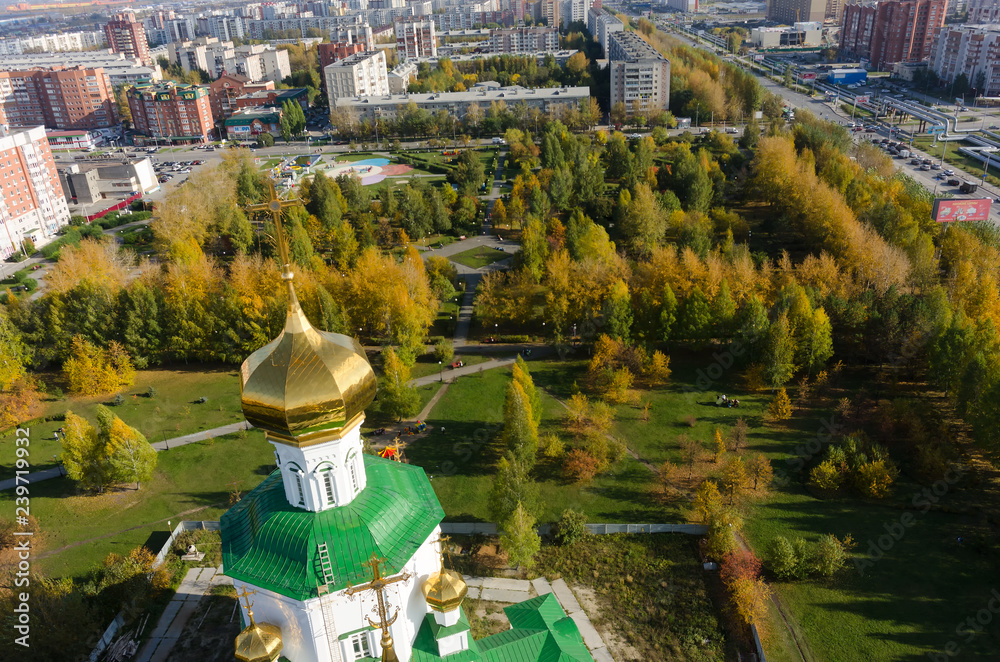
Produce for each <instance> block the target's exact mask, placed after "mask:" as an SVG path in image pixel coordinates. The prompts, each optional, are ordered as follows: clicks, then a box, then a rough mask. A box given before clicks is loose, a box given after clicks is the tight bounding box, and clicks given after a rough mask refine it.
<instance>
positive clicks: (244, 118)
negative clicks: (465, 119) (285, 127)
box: [226, 106, 281, 126]
mask: <svg viewBox="0 0 1000 662" xmlns="http://www.w3.org/2000/svg"><path fill="white" fill-rule="evenodd" d="M279 119H281V108H276V107H272V106H268V107H253V108H240V109H238V110H236V111H234V112H233V114H232V115H230V116H229V117H228V118H226V126H242V125H244V124H251V123H253V121H254V120H260V121H261V122H263V123H265V124H273V123H275V122H277V121H278V120H279Z"/></svg>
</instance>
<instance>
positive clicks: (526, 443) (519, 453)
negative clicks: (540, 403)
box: [502, 379, 538, 472]
mask: <svg viewBox="0 0 1000 662" xmlns="http://www.w3.org/2000/svg"><path fill="white" fill-rule="evenodd" d="M503 419H504V426H503V433H502V439H503V443H504V446H505V447H506V448H507V453H508V456H509V458H510V460H511V461H512V462H515V463H517V464H520V465H522V466H523V467H524V470H525V471H526V472H530V471H531V469H532V468H534V466H535V462H536V459H537V458H536V455H537V452H538V426H537V425H536V423H535V420H534V416H533V414H532V408H531V402H530V400H529V399H528V395H527V394H526V393H525V392H524V388H522V386H521V384H520V383H519V382H518V381H517V380H516V379H513V380H511V381H510V383H509V384H507V395H506V398H505V400H504V417H503Z"/></svg>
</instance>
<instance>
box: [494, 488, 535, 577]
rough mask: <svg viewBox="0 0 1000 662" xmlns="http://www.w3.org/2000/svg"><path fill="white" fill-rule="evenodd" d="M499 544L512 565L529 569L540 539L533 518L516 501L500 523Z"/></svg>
mask: <svg viewBox="0 0 1000 662" xmlns="http://www.w3.org/2000/svg"><path fill="white" fill-rule="evenodd" d="M499 528H500V546H501V547H502V548H503V549H504V550H506V552H507V559H508V561H509V562H510V564H511V565H512V566H514V567H515V568H517V569H520V568H521V567H522V566H524V568H525V569H527V570H531V567H532V566H533V565H534V559H535V555H536V554H538V551H539V550H540V549H541V546H542V539H541V537H539V535H538V532H537V531H535V518H534V517H532V516H531V513H530V512H528V511H527V510H525V508H524V506H523V505H522V504H521V503H520V502H518V504H517V506H516V507H515V509H514V512H513V513H511V515H510V517H508V518H507V521H505V522H504V523H503V524H501V525H500V527H499Z"/></svg>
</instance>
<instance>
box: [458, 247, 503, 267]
mask: <svg viewBox="0 0 1000 662" xmlns="http://www.w3.org/2000/svg"><path fill="white" fill-rule="evenodd" d="M510 256H511V255H510V253H508V252H506V251H498V250H497V249H495V248H489V247H487V246H480V247H479V248H470V249H469V250H467V251H462V252H461V253H456V254H455V255H452V256H450V257H449V258H448V259H449V260H451V261H452V262H457V263H459V264H462V265H465V266H466V267H469V268H470V269H482V268H483V267H485V266H488V265H491V264H493V263H494V262H499V261H500V260H506V259H507V258H509V257H510Z"/></svg>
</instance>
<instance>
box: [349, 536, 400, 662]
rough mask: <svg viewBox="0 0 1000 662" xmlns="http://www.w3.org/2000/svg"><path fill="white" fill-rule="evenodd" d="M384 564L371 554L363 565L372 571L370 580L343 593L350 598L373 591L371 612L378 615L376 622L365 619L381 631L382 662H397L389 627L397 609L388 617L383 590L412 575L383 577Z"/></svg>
mask: <svg viewBox="0 0 1000 662" xmlns="http://www.w3.org/2000/svg"><path fill="white" fill-rule="evenodd" d="M385 562H386V560H385V559H380V558H379V557H378V556H377V555H375V554H372V557H371V559H369V560H368V562H367V563H365V564H364V565H366V566H368V567H370V568H371V569H372V580H371V581H370V582H367V583H365V584H359V585H358V586H348V587H347V589H345V590H344V593H346V594H347V595H349V596H352V597H353V596H354V595H357V594H358V593H361V592H362V591H373V592H374V593H375V597H376V599H377V600H378V604H377V605H376V606H375V608H374V609H372V611H373V612H374V613H375V614H377V615H378V622H376V621H373V620H372V619H371V618H370V617H366V618H367V620H368V623H369V624H370V625H371V626H372V627H373V628H379V629H381V630H382V662H398V660H399V658H398V657H397V656H396V651H395V650H393V646H392V636H391V635H390V634H389V626H390V625H392V624H393V623H395V622H396V618H397V617H398V616H399V608H398V607H397V608H396V611H395V612H393V614H392V616H389V605H388V600H387V598H386V596H385V589H386V588H387V587H388V586H390V585H391V584H395V583H397V582H405V581H407V580H408V579H409V578H410V577H412V575H411V574H410V573H408V572H406V571H405V570H404V571H403V572H401V573H400V574H398V575H396V576H395V577H383V576H382V568H381V565H382V564H384V563H385Z"/></svg>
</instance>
